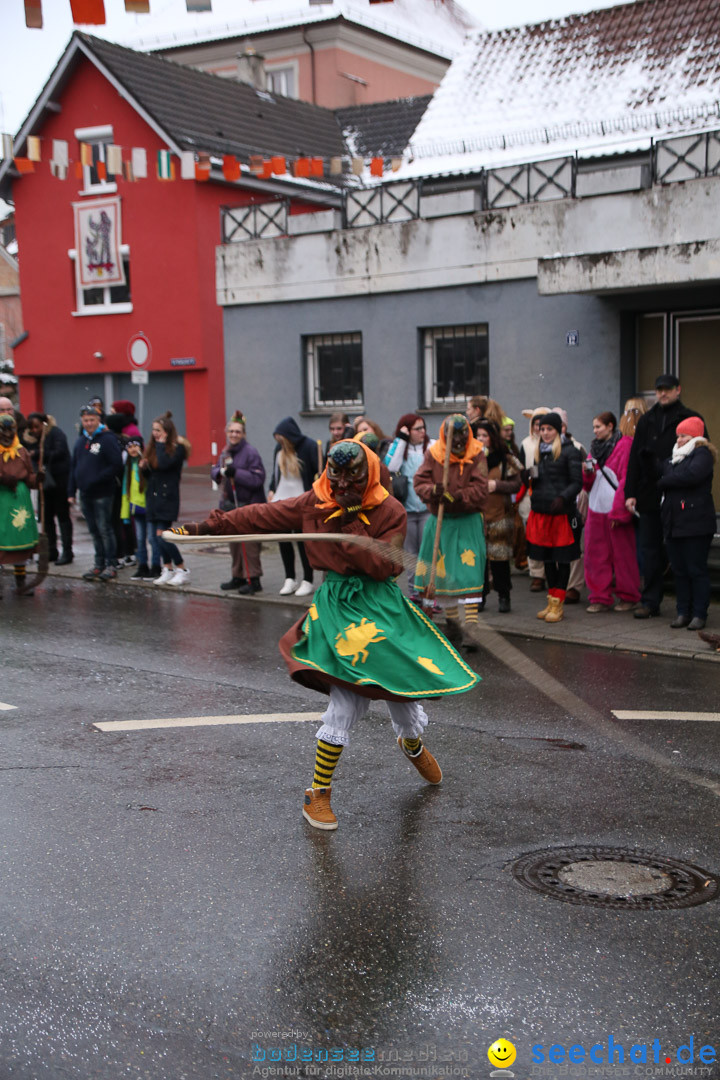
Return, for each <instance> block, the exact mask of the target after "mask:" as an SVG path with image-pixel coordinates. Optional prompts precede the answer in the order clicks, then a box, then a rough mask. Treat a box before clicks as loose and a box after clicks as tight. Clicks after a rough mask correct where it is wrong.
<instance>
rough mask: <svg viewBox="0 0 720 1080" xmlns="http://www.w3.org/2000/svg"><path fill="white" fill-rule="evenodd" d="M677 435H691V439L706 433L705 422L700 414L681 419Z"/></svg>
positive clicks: (676, 431)
mask: <svg viewBox="0 0 720 1080" xmlns="http://www.w3.org/2000/svg"><path fill="white" fill-rule="evenodd" d="M675 434H676V435H689V436H690V438H691V439H697V438H698V436H700V435H704V434H705V424H704V423H703V421H702V420H701V419H700V417H699V416H688V418H687V420H681V421H680V423H679V424H678V426H677V427H676V428H675Z"/></svg>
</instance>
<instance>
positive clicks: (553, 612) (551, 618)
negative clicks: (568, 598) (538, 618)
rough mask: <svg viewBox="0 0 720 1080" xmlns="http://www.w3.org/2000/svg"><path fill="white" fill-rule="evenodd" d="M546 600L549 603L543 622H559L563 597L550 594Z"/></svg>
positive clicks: (561, 615) (563, 601)
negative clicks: (548, 609)
mask: <svg viewBox="0 0 720 1080" xmlns="http://www.w3.org/2000/svg"><path fill="white" fill-rule="evenodd" d="M548 600H549V603H550V611H549V612H548V614H547V615H546V616H545V622H560V621H561V619H562V617H563V606H564V604H565V600H564V598H561V597H559V596H550V597H548Z"/></svg>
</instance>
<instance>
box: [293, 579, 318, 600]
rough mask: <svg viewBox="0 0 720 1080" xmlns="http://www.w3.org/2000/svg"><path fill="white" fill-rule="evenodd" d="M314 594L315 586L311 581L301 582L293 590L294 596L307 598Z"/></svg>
mask: <svg viewBox="0 0 720 1080" xmlns="http://www.w3.org/2000/svg"><path fill="white" fill-rule="evenodd" d="M313 592H315V586H314V585H313V583H312V581H301V582H300V584H299V585H298V587H297V589H296V590H295V595H296V596H309V595H310V593H313Z"/></svg>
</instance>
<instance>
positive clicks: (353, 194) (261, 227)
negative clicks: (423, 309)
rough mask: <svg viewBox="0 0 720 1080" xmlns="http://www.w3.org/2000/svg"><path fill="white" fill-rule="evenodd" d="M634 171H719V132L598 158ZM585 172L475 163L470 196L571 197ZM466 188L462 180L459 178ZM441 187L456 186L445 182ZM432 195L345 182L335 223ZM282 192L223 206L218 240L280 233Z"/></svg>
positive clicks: (560, 161)
mask: <svg viewBox="0 0 720 1080" xmlns="http://www.w3.org/2000/svg"><path fill="white" fill-rule="evenodd" d="M638 164H642V165H644V166H645V168H644V169H643V170H642V179H641V180H640V181H639V182H638V181H634V182H633V183H632V184H631V185H630V186H629V188H628V190H633V189H634V190H641V189H642V188H645V187H651V186H652V185H654V184H671V183H675V182H679V181H684V180H697V179H701V178H703V177H706V176H720V131H706V132H700V133H697V134H694V133H693V134H690V135H681V136H676V137H674V138H672V139H660V140H657V141H653V142H652V144H651V147H650V149H649V150H648V151H646V152H644V153H642V154H636V155H633V156H632V157H630V158H628V159H627V161H622V160H616V161H614V162H612V161H611V159H607V158H606V159H604V161H603V168H602V169H598V170H597V173H598V175H600V174H601V173H602V172H603V171H604V170H606V169H607V168H608V167H609V166H611V167H612V169H613V171H614V172H615V173H617V171H619V170H622V169H623V168H628V169H634V170H637V167H638ZM581 169H582V173H583V175H585V176H587V175H588V174H591V175H592V174H593V173H594V170H592V168H589V167H588V163H587V162H582V161H580V160H579V159H578V158H577V157H576V156H572V157H571V156H566V157H559V158H553V159H551V160H548V161H531V162H527V163H525V164H521V165H506V166H501V167H499V168H494V169H479V170H478V172H477V174H476V175H475V176H474V177H473V179H472V184H471V185H470V187H471V189H472V190H473V191H475V192H476V193H477V194H478V196H479V198H478V207H477V208H478V209H479V210H499V209H503V208H505V207H510V206H518V205H520V204H523V203H536V202H547V201H551V200H555V199H574V198H577V194H576V192H577V177H578V174H579V172H580V170H581ZM463 187H464V188H465V189H467V188H468V184H467V180H465V182H464V183H463ZM445 190H447V192H448V194H449V193H451V192H454V191H455V190H457V189H456V188H452V186H451V183H450V185H448V187H447V188H446V189H445ZM431 192H432V194H434V195H439V194H442V189H440V190H439V185H438V182H437V181H433V182H430V181H428V180H427V179H423V178H420V179H417V180H403V181H398V182H395V183H392V182H391V183H387V184H377V185H375V186H373V187H370V188H353V189H350V190H348V191H346V192H345V193H344V195H343V205H342V228H344V229H357V228H362V227H363V226H367V225H387V224H392V223H398V222H403V221H414V220H416V219H417V218H420V217H422V216H423V215H422V195H423V193H425V194H430V193H431ZM289 212H290V198H289V197H288V198H283V199H279V200H274V201H272V202H266V203H256V204H254V205H252V206H242V207H223V208H222V211H221V217H222V226H221V231H222V242H223V243H225V244H227V243H236V242H238V241H242V240H259V239H266V238H270V237H274V236H287V235H288V215H289Z"/></svg>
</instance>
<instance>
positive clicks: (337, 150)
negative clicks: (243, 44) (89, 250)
mask: <svg viewBox="0 0 720 1080" xmlns="http://www.w3.org/2000/svg"><path fill="white" fill-rule="evenodd" d="M36 138H39V140H40V141H39V155H40V158H41V160H40V161H36V162H35V164H34V171H32V172H25V171H22V172H21V171H20V169H19V168H18V158H21V159H24V158H28V157H33V156H35V157H37V152H38V144H37V143H36V142H35V139H36ZM63 147H64V149H63ZM118 148H120V149H119V150H118ZM133 148H139V149H140V150H141V151H144V152H145V157H146V161H147V177H146V178H139V175H138V171H137V170H138V168H139V172H140V174H142V171H143V170H142V168H140V162H138V160H137V158H135V166H136V171H135V179H129V178H128V171H127V170H128V163H131V164H132V161H133ZM344 150H345V148H344V145H343V142H342V137H341V133H340V128H339V125H338V123H337V120H336V118H335V116H334V114H333V113H332V112H330V111H329V110H325V109H319V108H316V107H314V106H312V105H308V104H306V103H304V102H298V101H292V100H288V99H280V98H273V96H272V95H270V94H267V93H266V94H258V92H257V91H255V90H254V89H253V88H251V87H249V86H246V85H242V84H239V83H231V82H229V81H228V80H224V79H219V78H217V77H216V76H213V75H208V74H206V73H204V72H199V71H194V70H192V69H189V68H186V67H181V66H180V65H177V64H174V63H172V62H170V61H167V60H164V59H161V58H159V57H154V56H148V55H145V54H142V53H136V52H134V51H132V50H130V49H125V48H122V47H120V46H117V45H113V44H110V43H108V42H105V41H100V40H98V39H95V38H91V37H88V36H87V35H84V34H79V33H76V34H74V35H73V37H72V38H71V41H70V43H69V45H68V48H67V50H66V52H65V54H64V55H63V57H62V58H61V60H60V62H59V63H58V65H57V67H56V69H55V71H54V72H53V74H52V75H51V77H50V79H49V80H48V82H47V84H46V86H45V88H44V90H43V92H42V94H41V95H40V97H39V99H38V101H37V102H36V103H35V105H34V107H33V109H32V111H31V112H30V114H29V116H28V118H27V120H26V121H25V124H24V125H23V127H22V128H21V130H20V132H19V133H18V136H17V137H16V141H15V155H16V157H15V160H14V161H13V160H12V159H10V160H4V161H2V163H1V164H0V194H2V197H4V198H6V199H8V200H9V201H12V202H13V203H14V205H15V218H16V228H17V239H18V248H19V264H20V287H21V295H22V305H23V321H24V326H25V329H26V331H27V337H26V338H25V340H24V341H22V343H21V344H19V345H18V346H17V348H16V350H15V365H16V374H17V375H18V376H19V380H20V384H19V389H20V407H21V409H22V410H23V411H24V412H26V413H27V412H28V411H31V410H34V409H44V410H45V411H46V412H50V413H52V414H53V415H54V416H55V417H56V418H57V420H58V422H59V424H60V426H61V427H64V428H65V430H66V431H68V434H71V433H72V429H73V425H74V424H75V423H76V421H77V418H78V410H79V408H80V406H81V405H82V404H84V403H85V401H86V400H87V399H88V398H89V397H90V396H94V395H96V394H97V395H99V396H101V397H102V398H103V400H104V401H105V403H106V405H108V404H109V402H111V401H112V400H113V399H117V398H126V399H127V398H129V399H130V400H132V401H134V402H135V403H136V404H137V405H138V406H140V405H142V418H141V419H142V424H143V430H144V432H146V433H147V432H148V431H149V426H150V422H151V420H152V418H153V417H154V416H156V415H158V414H160V413H162V412H164V411H165V410H166V409H168V408H169V409H171V410H172V412H173V415H174V417H175V420H176V424H177V427H178V429H179V430H180V431H181V432H183V433H185V434H186V435H187V437H188V438H189V440H190V441H191V443H192V445H193V448H194V449H193V456H192V459H191V463H192V464H195V465H201V464H205V463H207V462H208V461H209V460H210V458H211V451H212V444H213V443H214V442H218V443H219V442H220V441H221V439H222V436H223V430H224V427H225V423H226V420H227V415H226V403H225V382H224V357H223V336H222V309H221V308H220V307H218V305H217V303H216V297H215V258H216V247H217V245H218V243H219V241H220V238H221V221H220V219H221V208H222V207H243V206H247V205H248V204H251V203H267V202H268V201H271V202H278V201H279V200H282V199H285V200H289V207H290V213H303V212H305V211H309V210H318V209H327V208H330V207H332V206H337V205H339V198H340V197H339V194H338V193H337V189H336V188H333V187H332V185H330V184H328V183H327V182H325V183H323V184H322V185H319V184H313V182H312V181H308V182H306V183H303V184H302V186H301V185H300V184H299V182H298V181H297V180H295V179H291V178H290V177H289V176H282V175H278V176H272V177H268V178H266V179H260V178H259V177H257V176H255V175H253V174H251V173H250V171H249V170H248V169H247V168H245V167H243V169H242V173H241V175H240V177H239V179H235V180H226V179H225V178H224V175H223V171H222V168H221V167H220V166H221V159H222V155H223V154H229V155H237V159H238V161H240V162H244V163H247V162H248V160H249V156H250V154H262V155H268V154H274V155H287V156H288V157H297V156H300V155H302V154H306V153H312V154H315V155H319V156H321V157H324V158H329V157H331V156H333V155H342V154H343V153H344ZM159 151H166V152H169V153H170V157H169V158H165V159H164V160H163V162H162V166H160V165H159V158H158V152H159ZM194 151H198V152H200V151H202V152H204V153H205V154H209V155H211V159H210V162H209V164H210V163H211V168H210V173H209V179H207V180H206V181H202V180H199V179H189V180H184V179H180V164H181V158H180V155H181V154H183V153H184V154H185V165H186V167H187V164H188V158H187V155H188V152H194ZM83 153H84V154H85V160H86V163H85V164H83V163H82V161H81V158H82V155H83ZM118 153H120V154H121V157H122V163H123V172H121V173H119V174H115V173H114V171H111V167H112V169H114V168H116V167H117V155H118ZM196 156H200V155H199V154H198V155H196ZM141 157H142V154H141ZM113 162H115V164H113ZM170 162H172V165H171V166H170V167H171V168H172V173H173V175H174V177H175V179H174V180H170V179H159V178H158V171H159V168H167V167H168V166H169V163H170ZM51 163H52V164H51ZM20 167H21V168H22V161H21V163H20ZM191 167H192V166H191ZM26 168H27V166H26ZM300 196H302V198H300ZM74 207H79V210H77V211H76V210H75V209H74ZM103 209H107V210H108V213H109V215H110V218H108V219H106V220H110V219H112V226H113V227H112V228H111V229H109V232H110V233H111V236H110V240H111V241H112V240H114V241H115V242H116V246H115V248H114V249H113V258H114V262H115V264H116V269H117V267H118V266H119V264H120V263H121V264H122V266H123V268H124V271H125V274H124V277H125V280H124V282H119V283H118V282H117V281H116V280H115V279H113V277H112V276H111V277H109V278H108V276H107V274H106V273H105V272H104V270H102V269H100V270H97V271H95V272H96V273H97V274H98V280H97V283H95V281H92V282H90V283H88V281H87V278H85V279H84V280H81V277H80V266H81V265H83V263H82V256H83V253H84V252H85V245H86V244H87V243H88V242H89V241H88V237H87V231H86V232H85V233H80V234H78V233H77V232H76V217H77V218H78V220H80V219H82V220H83V221H84V222H85V223H87V221H88V219H89V220H90V221H91V222H92V223H93V225H92V226H91V227H97V226H98V224H99V222H100V221H101V217H100V215H101V212H102V211H103ZM78 235H81V236H82V244H81V245H80V246H81V251H78V250H77V247H78V240H77V239H76V237H77V236H78ZM103 259H104V261H105V263H106V264H107V265H109V262H108V259H107V253H106V254H105V256H102V257H101V258H100V262H103ZM96 262H97V260H96ZM103 274H104V276H103ZM105 281H107V284H105V283H104V282H105ZM113 282H114V283H113ZM133 341H135V342H138V341H140V342H141V344H140V345H139V346H137V345H136V347H135V350H133V349H132V343H133ZM143 342H145V343H147V345H144V344H143ZM138 349H139V351H138ZM143 350H145V351H147V352H148V355H147V359H145V360H144V361H143ZM148 350H149V351H148ZM131 355H134V356H135V358H136V361H137V362H140V361H142V362H143V367H144V369H145V370H147V372H148V382H147V385H145V386H142V387H141V386H140V385H137V384H134V383H133V382H132V381H131V375H132V364H131V359H130V357H131ZM255 360H256V365H255V371H256V372H257V373H258V375H259V374H260V372H261V363H262V358H260V357H257V358H255ZM140 378H142V376H140ZM230 404H231V405H233V406H235V405H242V402H231V403H230Z"/></svg>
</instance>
